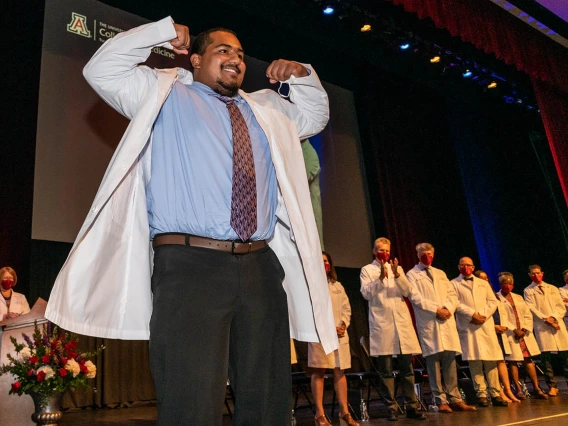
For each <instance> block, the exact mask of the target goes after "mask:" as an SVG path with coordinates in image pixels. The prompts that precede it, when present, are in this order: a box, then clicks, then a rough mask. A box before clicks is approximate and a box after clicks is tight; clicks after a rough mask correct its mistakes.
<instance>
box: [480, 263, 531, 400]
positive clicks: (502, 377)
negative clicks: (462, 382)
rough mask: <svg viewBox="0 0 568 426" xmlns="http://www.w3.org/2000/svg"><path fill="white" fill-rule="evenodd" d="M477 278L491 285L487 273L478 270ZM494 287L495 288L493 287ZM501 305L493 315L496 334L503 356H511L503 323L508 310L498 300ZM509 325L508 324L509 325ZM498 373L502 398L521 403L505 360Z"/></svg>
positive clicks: (498, 365)
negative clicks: (512, 384) (512, 387)
mask: <svg viewBox="0 0 568 426" xmlns="http://www.w3.org/2000/svg"><path fill="white" fill-rule="evenodd" d="M473 275H475V276H476V277H477V278H480V279H482V280H485V281H487V282H488V283H489V285H491V281H489V277H488V276H487V273H486V272H485V271H482V270H481V269H478V270H477V271H475V272H474V273H473ZM491 287H493V286H491ZM497 299H498V301H499V304H498V305H497V310H496V311H495V313H494V314H493V321H494V322H495V333H497V339H498V340H499V346H501V350H502V351H503V356H508V355H511V345H510V344H509V339H508V338H507V334H506V331H507V330H508V327H507V325H505V324H503V323H502V321H503V320H502V318H504V317H505V316H506V315H507V312H506V310H505V309H506V308H505V306H504V305H503V301H502V300H501V299H499V298H497ZM507 324H508V323H507ZM497 371H498V372H499V381H500V382H501V385H502V388H501V398H503V399H504V400H505V401H507V402H521V401H520V400H519V399H518V398H517V397H516V396H515V394H514V393H513V391H512V390H511V380H509V370H507V363H506V362H505V360H504V359H502V360H499V361H497Z"/></svg>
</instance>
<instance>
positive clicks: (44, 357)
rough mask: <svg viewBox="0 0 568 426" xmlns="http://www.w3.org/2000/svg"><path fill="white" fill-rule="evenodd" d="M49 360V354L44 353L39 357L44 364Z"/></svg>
mask: <svg viewBox="0 0 568 426" xmlns="http://www.w3.org/2000/svg"><path fill="white" fill-rule="evenodd" d="M49 361H51V358H50V357H49V355H44V356H42V357H41V362H43V363H44V364H49Z"/></svg>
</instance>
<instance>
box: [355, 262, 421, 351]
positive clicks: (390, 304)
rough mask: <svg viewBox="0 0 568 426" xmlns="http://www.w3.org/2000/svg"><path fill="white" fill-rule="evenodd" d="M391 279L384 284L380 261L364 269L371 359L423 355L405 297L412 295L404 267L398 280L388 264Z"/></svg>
mask: <svg viewBox="0 0 568 426" xmlns="http://www.w3.org/2000/svg"><path fill="white" fill-rule="evenodd" d="M386 267H387V272H388V278H384V279H383V280H380V279H379V277H380V276H381V266H380V263H379V262H377V261H376V260H374V261H373V263H371V264H369V265H366V266H364V267H363V268H362V269H361V275H360V279H361V294H362V295H363V297H364V298H365V299H366V300H368V301H369V341H370V353H371V356H377V355H395V354H396V355H398V354H413V355H417V354H421V353H422V349H421V348H420V344H419V343H418V337H416V331H415V330H414V326H413V325H412V317H411V316H410V311H409V310H408V306H407V305H406V302H405V301H404V297H408V296H409V295H410V283H409V282H408V280H407V279H406V276H405V275H404V271H403V270H402V267H400V266H399V267H398V272H399V274H400V276H399V278H397V279H395V278H394V273H393V271H392V267H391V265H390V264H388V263H387V264H386Z"/></svg>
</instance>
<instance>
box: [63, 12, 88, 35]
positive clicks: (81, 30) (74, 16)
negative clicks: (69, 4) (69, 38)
mask: <svg viewBox="0 0 568 426" xmlns="http://www.w3.org/2000/svg"><path fill="white" fill-rule="evenodd" d="M67 31H69V32H70V33H75V34H78V35H80V36H83V37H88V38H91V32H90V31H89V29H88V28H87V17H86V16H84V15H80V14H78V13H76V12H72V13H71V22H70V23H69V24H67Z"/></svg>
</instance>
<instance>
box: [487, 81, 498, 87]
mask: <svg viewBox="0 0 568 426" xmlns="http://www.w3.org/2000/svg"><path fill="white" fill-rule="evenodd" d="M496 87H497V82H496V81H492V82H491V83H489V85H488V86H487V88H488V89H495V88H496Z"/></svg>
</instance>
